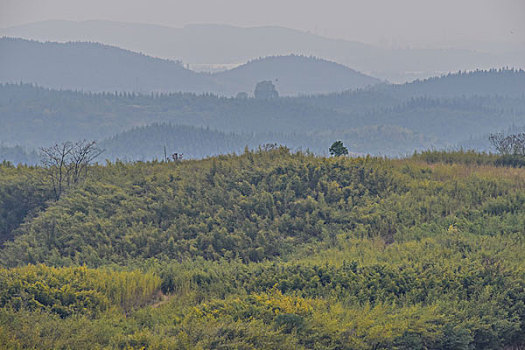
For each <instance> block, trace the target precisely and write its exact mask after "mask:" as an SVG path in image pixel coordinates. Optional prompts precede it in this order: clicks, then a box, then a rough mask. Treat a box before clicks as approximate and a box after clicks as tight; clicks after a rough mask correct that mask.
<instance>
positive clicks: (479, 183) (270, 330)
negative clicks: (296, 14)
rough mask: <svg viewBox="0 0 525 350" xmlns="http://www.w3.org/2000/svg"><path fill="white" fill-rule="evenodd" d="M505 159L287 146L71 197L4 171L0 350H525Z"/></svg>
mask: <svg viewBox="0 0 525 350" xmlns="http://www.w3.org/2000/svg"><path fill="white" fill-rule="evenodd" d="M502 160H504V157H501V156H497V155H487V154H480V153H475V152H424V153H419V154H416V155H414V156H413V157H411V158H407V159H396V160H389V159H385V158H374V157H370V156H368V157H360V158H348V157H331V158H324V157H316V156H314V155H312V154H306V153H292V152H290V151H289V150H288V149H286V148H284V147H274V148H268V149H266V150H258V151H255V152H250V151H245V152H243V154H241V155H221V156H217V157H211V158H208V159H205V160H183V161H176V162H159V161H154V162H135V163H124V162H114V163H107V164H106V165H104V166H102V165H93V166H91V167H90V168H89V172H88V175H87V176H86V178H85V179H84V180H83V181H81V182H79V183H77V184H76V185H74V186H71V187H69V188H68V190H67V191H66V192H65V193H64V195H63V196H61V197H60V198H59V199H58V200H55V199H53V197H52V195H51V191H50V182H49V173H48V171H49V169H45V168H40V167H25V166H18V167H14V166H13V165H11V164H7V163H4V164H2V165H0V229H1V230H2V239H3V240H4V242H3V243H4V244H3V246H2V247H1V248H0V264H1V267H0V285H1V286H3V287H2V288H0V344H2V345H1V346H2V348H6V349H25V348H46V349H47V348H51V349H55V348H70V349H85V348H97V347H98V348H101V349H114V348H148V349H169V348H174V349H194V348H220V347H223V348H228V347H230V346H231V345H232V344H235V346H237V347H238V348H253V349H269V348H271V349H290V348H297V349H311V348H317V349H393V348H395V349H407V350H408V349H425V348H427V349H466V350H468V349H504V348H509V349H512V348H520V347H522V346H523V345H524V344H525V307H524V305H525V292H524V291H525V261H524V259H525V256H524V254H523V251H524V250H525V246H524V240H523V233H524V231H523V229H524V227H525V193H524V188H525V168H523V167H522V168H519V167H509V166H504V165H503V164H504V163H503V162H502ZM524 164H525V163H524Z"/></svg>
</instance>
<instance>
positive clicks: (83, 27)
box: [0, 9, 525, 82]
mask: <svg viewBox="0 0 525 350" xmlns="http://www.w3.org/2000/svg"><path fill="white" fill-rule="evenodd" d="M276 10H277V9H276ZM296 10H297V9H296ZM297 12H299V11H297ZM345 18H347V17H345ZM347 20H348V19H347ZM354 34H356V33H354ZM0 35H5V36H10V37H17V38H26V39H33V40H39V41H60V42H67V41H77V40H82V41H88V42H99V43H103V44H107V45H114V46H118V47H122V48H125V49H127V50H131V51H136V52H144V53H145V54H148V55H151V56H155V57H162V58H168V59H180V60H183V61H184V62H186V63H190V64H196V65H210V64H215V65H217V66H220V65H227V64H239V63H243V62H246V61H248V60H251V59H254V58H256V57H264V56H269V55H288V54H290V53H302V54H304V55H308V56H310V55H313V56H317V57H324V58H326V59H329V60H332V61H336V62H339V63H341V64H344V65H346V66H349V67H352V68H354V69H357V70H359V71H361V72H367V73H369V74H372V75H373V76H376V77H380V78H381V79H386V80H389V81H400V82H404V81H411V80H413V79H418V78H420V79H421V78H426V77H430V76H434V75H436V74H439V73H440V72H452V71H458V70H460V69H461V70H465V69H468V70H470V69H475V68H489V67H500V66H505V65H508V66H515V67H521V68H525V67H524V66H523V62H524V60H523V57H524V56H523V54H524V50H523V48H522V47H516V46H513V45H512V44H511V43H510V42H506V43H505V45H504V46H508V47H507V51H508V52H507V53H506V54H503V53H502V52H501V49H502V47H501V46H500V47H498V49H497V50H495V51H496V52H492V53H489V51H491V50H489V51H487V50H485V49H483V50H480V49H479V48H478V49H475V50H469V49H465V48H463V49H462V48H456V47H454V48H453V47H448V48H439V49H437V48H434V49H431V48H415V47H412V48H407V47H403V48H401V47H388V48H387V47H384V45H381V46H376V45H370V44H365V43H364V42H360V41H349V40H341V39H334V38H327V37H324V36H319V35H317V34H314V33H311V32H305V31H299V30H294V29H291V28H285V27H279V26H274V25H272V26H259V27H238V26H231V25H221V24H205V23H203V24H191V25H186V26H184V27H181V28H173V27H169V26H159V25H152V24H145V23H122V22H113V21H103V20H90V21H80V22H77V21H59V20H52V21H42V22H37V23H27V24H23V25H20V26H15V27H9V28H0ZM509 48H510V49H509Z"/></svg>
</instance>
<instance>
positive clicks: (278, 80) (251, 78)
mask: <svg viewBox="0 0 525 350" xmlns="http://www.w3.org/2000/svg"><path fill="white" fill-rule="evenodd" d="M213 77H214V79H215V80H217V81H219V82H220V83H221V84H223V85H224V86H225V88H226V87H227V88H228V90H230V91H246V92H249V91H251V90H250V89H252V87H253V86H255V84H256V83H257V82H259V81H263V80H270V81H273V82H274V84H275V86H276V88H277V90H278V91H279V94H281V95H287V96H290V95H296V94H297V92H300V93H301V94H322V93H325V94H326V93H331V92H334V91H345V90H355V89H358V88H365V87H369V86H372V85H376V84H379V83H380V81H379V80H378V79H376V78H372V77H370V76H368V75H365V74H362V73H359V72H357V71H355V70H353V69H350V68H348V67H345V66H343V65H341V64H337V63H335V62H329V61H326V60H323V59H318V58H314V57H306V56H296V55H289V56H275V57H266V58H260V59H257V60H253V61H250V62H248V63H246V64H244V65H241V66H239V67H236V68H233V69H230V70H227V71H225V72H219V73H215V74H214V75H213ZM243 89H244V90H243ZM245 89H249V90H245Z"/></svg>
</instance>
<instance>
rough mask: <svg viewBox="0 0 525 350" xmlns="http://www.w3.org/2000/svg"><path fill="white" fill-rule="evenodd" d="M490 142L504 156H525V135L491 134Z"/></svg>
mask: <svg viewBox="0 0 525 350" xmlns="http://www.w3.org/2000/svg"><path fill="white" fill-rule="evenodd" d="M489 141H490V143H491V144H492V145H493V146H494V148H495V149H496V151H498V153H500V154H502V155H519V156H525V133H519V134H513V135H508V136H505V134H503V133H496V134H490V136H489Z"/></svg>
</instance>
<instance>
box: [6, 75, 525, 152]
mask: <svg viewBox="0 0 525 350" xmlns="http://www.w3.org/2000/svg"><path fill="white" fill-rule="evenodd" d="M524 91H525V72H524V71H520V70H492V71H477V72H471V73H458V74H451V75H447V76H443V77H440V78H435V79H429V80H425V81H418V82H414V83H410V84H403V85H382V86H376V87H372V88H367V89H360V90H355V91H349V92H344V93H338V94H327V95H312V96H300V97H283V98H277V99H272V100H260V99H254V98H244V97H241V98H225V97H218V96H215V95H210V94H202V95H195V94H189V93H169V94H167V93H166V94H160V93H158V94H148V95H144V94H136V93H124V92H117V93H89V92H73V91H58V90H50V89H45V88H40V87H35V86H31V85H27V84H4V85H1V86H0V92H1V94H0V121H1V122H2V126H3V128H2V129H0V143H2V144H4V145H5V146H10V147H13V146H17V145H18V146H22V147H23V148H24V149H26V150H28V151H29V152H30V151H31V150H32V149H36V148H38V147H40V146H45V145H47V144H50V143H53V142H60V141H64V140H67V139H69V140H78V139H94V140H97V141H98V142H104V143H105V144H106V145H107V147H106V148H107V150H108V153H107V154H111V157H110V159H115V158H118V157H121V158H122V159H145V158H144V157H145V156H146V155H147V156H148V157H151V156H153V155H156V156H157V157H158V155H159V154H160V155H162V152H163V151H162V150H163V147H164V146H167V145H170V147H171V148H177V149H182V148H185V149H190V151H188V152H186V153H187V154H188V155H190V154H191V157H196V158H201V157H204V156H209V155H214V154H217V152H215V151H213V150H212V151H210V150H209V149H210V148H216V149H220V150H224V151H225V152H226V153H229V152H238V151H239V150H242V149H244V146H248V147H249V148H252V149H254V148H257V146H258V145H260V144H261V143H279V144H284V145H287V146H289V147H290V148H291V149H303V150H306V149H309V150H310V151H312V152H315V153H317V154H326V152H327V150H328V147H329V146H330V144H331V143H332V142H333V141H334V140H335V139H341V140H342V141H344V143H345V144H348V145H349V146H350V151H351V152H354V153H370V154H382V155H389V156H399V155H404V154H408V153H412V152H413V151H414V150H423V149H428V148H431V147H434V148H454V147H457V146H458V145H468V140H475V139H479V138H482V137H485V138H486V135H488V134H489V133H491V132H496V131H504V130H508V129H509V128H511V129H512V128H514V129H515V128H520V127H523V126H525V96H524ZM152 124H156V125H157V126H154V125H153V126H152ZM159 125H165V127H162V126H160V127H159ZM148 126H150V127H149V128H148ZM175 127H177V128H179V129H180V128H187V129H186V130H188V132H190V133H192V135H194V136H195V138H190V137H183V136H182V134H181V133H180V130H182V129H180V130H179V131H177V130H176V129H175ZM188 127H192V128H193V129H192V128H188ZM134 128H139V129H138V130H136V129H135V130H133V131H131V129H134ZM195 128H197V129H198V128H203V130H201V131H197V130H196V129H195ZM208 129H209V130H208ZM154 130H156V131H154ZM206 130H207V131H206ZM126 131H130V132H132V134H133V135H135V136H134V137H129V136H126V135H130V134H124V135H119V134H120V133H122V132H126ZM210 131H213V133H211V134H210V135H207V136H203V135H204V134H205V133H209V132H210ZM154 132H158V134H156V135H155V134H154ZM199 135H201V136H199ZM134 138H136V139H141V140H143V143H144V142H146V138H149V141H148V143H150V144H151V145H152V146H151V147H152V148H155V149H154V150H153V149H152V150H151V151H147V152H143V150H141V147H140V146H139V145H135V144H134V143H133V142H134V140H133V139H134ZM204 138H206V139H207V141H206V142H204V143H203V142H202V140H204ZM110 139H112V141H110ZM159 140H163V141H162V142H163V143H164V144H163V145H160V142H159ZM182 140H185V141H183V142H182V143H183V145H182V144H181V141H182ZM197 140H199V141H197ZM205 144H209V148H206V147H208V146H201V145H205ZM171 145H172V146H171ZM227 145H228V146H227ZM470 145H472V146H473V147H477V149H479V150H487V149H488V145H487V144H486V143H483V142H481V143H480V142H477V143H470ZM476 145H479V146H476ZM144 147H149V146H143V147H142V148H144ZM170 147H168V148H170ZM112 148H113V149H118V150H120V151H119V152H121V153H120V154H118V153H117V151H114V150H113V149H112ZM199 149H200V150H199ZM124 151H125V152H124ZM172 151H174V152H176V151H177V150H175V149H173V150H172ZM122 152H124V153H122ZM141 152H142V153H141ZM221 152H222V151H221ZM4 153H5V152H4ZM6 159H13V157H11V158H6ZM17 159H19V160H20V159H22V160H25V159H27V157H25V156H20V157H19V158H17ZM148 159H152V158H148Z"/></svg>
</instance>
